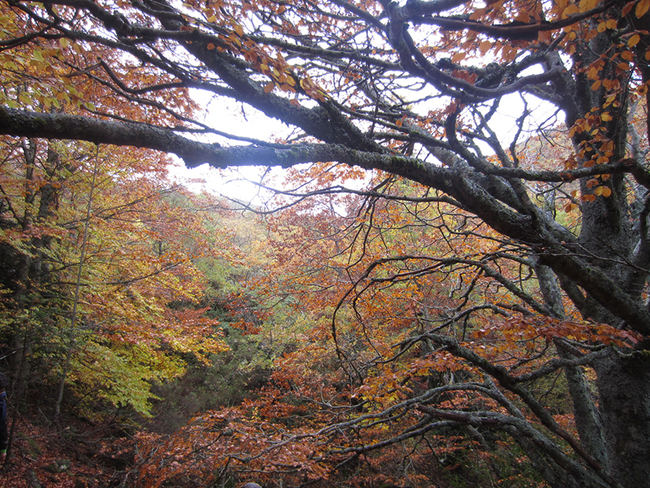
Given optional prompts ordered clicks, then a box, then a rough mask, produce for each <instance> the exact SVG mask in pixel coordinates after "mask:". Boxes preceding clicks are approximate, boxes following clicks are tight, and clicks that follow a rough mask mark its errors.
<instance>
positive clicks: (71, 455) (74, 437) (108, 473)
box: [0, 418, 133, 488]
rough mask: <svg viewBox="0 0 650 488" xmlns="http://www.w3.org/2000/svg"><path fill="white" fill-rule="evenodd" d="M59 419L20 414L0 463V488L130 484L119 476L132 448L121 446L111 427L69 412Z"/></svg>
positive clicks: (129, 461)
mask: <svg viewBox="0 0 650 488" xmlns="http://www.w3.org/2000/svg"><path fill="white" fill-rule="evenodd" d="M61 424H62V425H63V427H62V428H60V427H57V426H55V425H54V424H52V423H51V422H45V421H40V420H38V419H25V418H21V419H19V421H18V424H17V426H16V428H15V434H14V437H13V442H12V446H11V451H10V453H9V457H8V459H7V462H6V463H5V465H4V466H3V467H2V468H1V469H0V488H104V487H109V486H120V485H122V486H130V484H129V483H128V482H127V483H125V484H123V482H124V481H126V480H125V477H126V476H127V475H126V473H127V472H128V469H129V467H132V461H133V459H132V454H131V453H130V452H129V451H130V450H129V451H120V449H119V444H120V443H119V441H118V439H119V438H118V437H117V436H116V435H115V433H114V432H111V429H110V428H107V426H106V425H105V424H104V425H102V424H100V425H98V426H95V425H92V424H89V423H87V422H83V421H80V420H78V419H74V418H72V419H66V421H65V422H62V423H61ZM115 441H118V442H115Z"/></svg>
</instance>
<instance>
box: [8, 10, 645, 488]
mask: <svg viewBox="0 0 650 488" xmlns="http://www.w3.org/2000/svg"><path fill="white" fill-rule="evenodd" d="M1 5H2V10H1V11H0V23H1V24H2V26H3V27H2V39H1V40H0V46H2V52H1V53H0V70H1V72H2V77H3V88H2V91H1V92H0V133H2V134H4V135H5V136H6V138H5V143H6V144H9V143H10V141H12V140H13V139H11V137H23V138H44V139H50V140H74V141H86V142H92V143H95V144H98V145H102V146H101V147H102V148H103V147H104V146H103V145H105V144H110V145H116V146H135V147H138V148H146V149H153V150H157V151H163V152H166V153H170V154H174V155H176V156H178V157H180V158H181V159H182V160H183V161H184V162H185V164H186V166H187V167H194V166H197V165H200V164H203V163H207V164H210V165H212V166H214V167H218V168H221V167H227V166H237V165H247V164H257V165H269V166H280V167H284V168H289V167H294V166H295V168H294V169H293V170H291V171H293V172H292V173H291V177H292V181H293V182H294V183H295V185H296V186H295V189H294V190H288V191H287V190H285V191H284V194H285V195H284V196H285V197H286V198H288V200H287V201H288V202H289V203H295V202H296V201H298V202H302V201H303V200H304V198H306V197H310V196H311V197H315V198H322V197H323V196H328V195H332V194H344V195H347V198H344V199H342V200H341V203H338V204H337V205H338V210H337V209H333V210H332V209H331V211H332V212H333V214H328V213H327V210H326V207H327V204H323V207H322V209H323V210H322V211H319V210H318V209H319V208H321V207H312V208H309V207H307V208H301V207H297V210H296V212H297V213H296V214H295V215H296V216H300V215H301V214H300V212H303V213H302V215H303V216H305V215H312V216H314V215H318V216H319V217H320V219H315V220H314V222H319V223H318V224H316V223H314V225H315V228H311V229H304V228H301V226H297V227H292V232H293V236H294V237H295V236H301V235H302V236H304V237H305V240H304V241H301V242H307V240H306V239H307V238H308V237H309V238H313V239H314V242H316V243H317V244H313V245H314V246H317V245H322V246H325V243H326V242H327V241H326V239H327V236H332V235H336V233H340V234H341V235H345V236H347V237H346V238H345V239H341V240H337V241H336V242H334V243H330V245H329V246H325V249H324V250H322V253H329V254H328V256H329V257H336V256H338V257H339V258H340V259H341V262H339V263H334V264H332V265H331V266H330V269H328V272H331V271H332V269H335V271H336V273H337V274H334V275H333V274H329V275H324V276H323V278H322V280H318V279H316V278H314V280H313V282H310V281H309V280H307V279H306V278H305V277H306V276H308V275H307V274H306V272H305V273H303V274H299V276H300V277H302V278H303V281H302V282H300V281H293V282H292V284H291V286H294V287H296V290H294V291H295V293H296V295H300V294H304V295H305V296H307V295H309V293H308V292H307V291H309V288H310V287H313V286H315V285H316V284H319V283H320V284H321V285H323V287H324V288H323V290H322V294H323V296H328V297H329V298H330V299H331V301H330V302H329V303H330V306H329V308H328V309H326V310H327V312H328V313H329V315H330V316H331V317H333V319H332V322H331V324H330V326H329V331H330V333H331V335H332V336H333V338H334V341H335V351H336V353H335V354H334V355H333V356H332V357H330V358H329V360H330V361H334V362H338V364H340V365H341V368H342V370H341V371H344V372H345V374H346V375H347V376H346V378H347V379H345V380H344V379H343V378H338V380H337V381H343V382H346V381H347V382H348V383H349V384H350V385H352V387H354V388H357V387H363V388H362V389H361V390H358V391H357V393H358V394H360V395H361V394H362V393H363V392H364V391H365V392H366V393H365V394H367V395H368V396H369V397H373V398H374V403H371V404H370V405H367V406H365V407H363V406H362V407H361V408H362V410H363V409H364V408H365V409H366V410H363V411H362V414H361V415H359V416H357V417H356V418H354V419H343V418H340V417H337V416H333V415H329V414H327V415H326V414H325V413H323V415H322V416H320V417H318V418H316V419H314V422H313V426H314V427H316V426H318V428H319V429H320V430H319V432H320V433H321V434H324V435H330V434H331V435H334V433H338V432H340V431H342V430H346V429H351V430H352V431H357V430H363V428H365V427H368V428H372V427H374V426H375V425H381V424H390V423H391V422H395V421H396V420H399V419H401V418H402V416H403V415H407V414H406V413H404V412H408V415H409V416H410V417H409V418H410V420H409V421H405V422H404V424H403V425H402V426H401V428H400V426H399V425H398V426H396V427H395V426H394V425H393V424H391V425H393V427H392V428H391V429H388V431H387V432H386V433H385V436H384V437H383V438H381V437H380V436H381V433H375V434H373V436H375V437H373V438H372V440H371V441H370V440H368V443H366V444H364V443H363V439H361V443H360V444H359V443H356V442H355V441H354V440H352V439H348V440H347V441H345V442H344V441H342V440H341V439H338V440H337V441H336V442H337V443H339V444H338V450H337V452H336V455H338V456H345V455H349V456H350V457H355V456H357V457H358V456H359V455H361V454H364V453H366V452H370V451H374V450H376V449H379V448H382V447H385V446H390V445H393V444H396V443H399V442H404V441H406V440H407V439H415V438H419V437H421V436H423V435H424V434H426V433H428V432H430V431H436V430H440V429H442V430H444V429H446V428H448V427H450V426H460V425H463V426H469V427H471V428H473V429H479V430H482V429H496V430H498V431H500V432H503V433H505V434H506V435H508V436H509V437H510V438H511V439H513V440H514V441H515V442H516V443H517V444H518V445H519V447H520V448H521V450H522V451H523V452H525V453H526V454H527V456H528V457H529V459H530V462H531V463H532V465H533V466H534V468H535V469H536V470H538V472H539V473H541V476H542V477H543V478H544V479H545V480H546V482H547V483H548V484H549V485H550V486H557V487H560V486H562V487H624V488H631V487H636V486H643V485H644V484H646V483H647V479H648V478H649V477H650V465H649V464H648V463H647V459H648V458H649V457H650V362H649V360H648V354H647V351H646V347H647V339H648V336H649V335H650V311H649V308H648V300H647V279H648V270H649V265H650V253H649V252H648V245H649V244H648V237H649V236H648V221H647V218H648V214H649V213H650V199H649V195H648V188H650V173H648V169H647V164H648V161H647V159H648V116H647V115H648V114H647V110H648V96H649V95H648V88H649V82H650V64H649V61H650V36H649V35H648V31H647V26H648V24H649V22H648V21H649V20H650V14H649V13H648V11H649V8H650V2H649V1H648V0H632V1H630V2H619V1H597V0H581V1H580V2H568V1H564V0H557V1H552V2H537V1H527V0H496V1H489V2H483V1H478V0H476V1H474V0H436V1H423V0H413V1H410V0H409V1H406V2H389V1H363V0H358V1H357V0H351V1H343V0H330V1H327V2H311V1H308V0H304V1H303V0H291V1H273V0H256V1H237V2H235V1H216V0H214V1H212V0H208V1H207V2H203V1H202V2H195V1H193V0H186V1H185V2H183V3H180V2H171V1H165V0H141V1H140V0H138V1H113V0H106V1H97V2H96V1H91V0H62V1H53V2H50V1H47V2H29V1H18V0H13V1H9V2H2V4H1ZM198 92H200V93H201V96H203V97H205V96H207V95H210V96H214V97H215V99H216V100H217V101H220V100H226V99H228V100H232V101H234V102H236V103H239V104H241V111H242V112H243V116H242V119H241V121H240V122H238V123H237V126H236V127H233V123H232V119H230V118H222V114H221V113H220V110H223V108H222V106H219V105H217V104H213V106H212V108H211V110H210V112H209V113H208V114H207V116H206V117H205V118H201V117H199V108H198V107H196V104H195V102H194V101H193V98H192V93H198ZM252 109H255V110H257V111H259V112H261V113H263V114H264V115H265V116H267V117H269V118H271V119H277V121H278V123H280V122H281V123H283V124H286V126H288V127H289V128H290V130H291V134H290V135H289V136H288V137H286V138H285V140H282V141H278V140H258V139H256V138H255V128H254V126H247V122H246V113H247V111H250V110H252ZM24 152H26V153H28V152H29V147H28V146H25V149H24ZM302 163H311V166H309V167H307V166H301V164H302ZM360 169H361V170H367V172H365V173H360V172H359V170H360ZM116 177H117V176H116ZM346 178H347V179H350V178H357V179H361V180H362V181H363V182H364V183H366V185H365V186H364V188H363V189H362V190H359V189H358V188H359V185H356V186H355V187H354V188H345V187H342V186H341V184H340V181H343V180H345V179H346ZM315 201H319V200H315ZM343 208H345V217H346V218H350V219H353V220H354V221H353V222H351V221H350V220H346V219H345V218H343V219H342V220H338V219H337V218H336V215H335V214H336V213H337V212H339V213H340V212H343V210H342V209H343ZM319 212H320V213H319ZM407 227H408V228H409V229H410V232H409V233H408V235H407V236H406V237H405V235H404V233H401V232H400V229H401V230H403V229H405V228H407ZM310 236H311V237H310ZM346 239H347V240H346ZM337 246H338V247H337ZM317 255H320V256H322V255H324V254H320V253H316V254H315V256H317ZM300 256H301V255H300V254H298V253H296V252H293V253H292V254H291V255H289V256H286V259H285V261H282V262H280V263H279V264H278V265H279V266H280V265H285V264H286V263H287V262H289V261H290V260H291V259H300ZM341 256H344V257H341ZM299 264H300V266H303V267H308V268H309V270H310V273H311V276H314V277H315V276H318V273H320V272H321V271H322V272H323V273H324V272H325V271H324V270H325V268H323V269H322V270H321V268H318V266H316V265H317V264H319V262H318V261H316V260H314V259H313V258H312V259H311V260H307V261H303V262H301V263H299ZM296 266H297V265H296ZM292 269H298V268H296V267H294V268H292ZM314 273H316V274H314ZM330 280H331V281H330ZM434 282H435V283H437V285H436V286H438V288H436V289H435V291H432V290H433V283H434ZM337 283H339V284H338V285H337ZM340 283H345V286H343V289H341V285H340ZM270 286H271V284H268V286H267V290H268V289H271V288H269V287H270ZM440 286H442V287H446V289H448V290H449V293H448V296H447V298H445V296H444V293H441V289H440ZM301 287H305V288H301ZM305 290H307V291H305ZM312 291H313V290H312ZM416 296H417V299H413V297H416ZM368 297H371V298H372V300H370V299H369V298H368ZM371 305H372V306H371ZM373 307H374V308H373ZM314 308H315V307H314ZM398 310H399V313H398ZM343 316H346V320H345V321H342V320H341V321H340V322H338V319H340V318H341V317H343ZM389 317H390V320H389V319H388V318H389ZM348 319H349V320H348ZM353 320H357V323H358V326H357V327H361V330H362V332H359V329H357V332H354V331H353V330H346V327H351V326H350V325H349V323H350V321H353ZM382 321H385V322H386V324H385V325H386V328H384V329H382V328H380V327H379V324H380V323H381V322H382ZM343 322H345V324H347V325H344V324H343ZM339 324H340V327H339ZM373 324H374V325H373ZM463 327H465V328H469V330H470V331H471V335H467V334H466V333H465V332H462V333H460V332H459V331H460V330H463V331H464V330H465V329H464V328H463ZM320 333H321V334H322V333H323V331H322V330H321V332H320ZM504 337H506V338H507V339H508V341H509V342H507V344H508V347H505V348H501V349H499V348H497V347H493V348H491V349H490V347H488V348H487V349H486V342H480V341H479V339H481V338H482V339H484V340H485V339H486V338H487V344H490V341H493V342H494V343H495V344H496V343H497V342H498V341H499V340H502V339H503V338H504ZM373 339H376V340H377V341H378V342H382V343H383V344H374V343H373ZM380 339H381V340H380ZM364 341H365V342H366V344H370V346H371V347H364V348H362V347H361V346H360V345H359V344H360V342H364ZM526 344H530V347H528V349H527V346H526ZM515 347H521V348H522V349H521V350H518V349H517V350H515V349H514V348H515ZM508 348H510V349H508ZM303 354H304V352H303ZM440 354H443V355H444V357H445V358H446V362H445V365H446V366H445V367H446V368H447V369H450V368H451V370H453V369H454V368H457V369H458V370H459V371H460V370H463V374H458V375H456V377H455V379H454V380H453V381H451V380H450V381H449V384H448V385H443V384H440V383H439V382H438V383H436V382H433V381H429V382H421V383H422V384H419V386H418V387H417V388H416V387H411V388H410V390H408V391H407V390H404V391H402V392H401V393H400V394H399V395H396V396H391V395H392V392H393V390H398V389H399V387H403V386H404V385H405V384H406V383H407V382H408V381H409V379H410V380H413V378H415V377H424V376H426V374H433V373H432V372H433V371H436V370H437V369H436V368H438V364H439V363H438V360H437V359H436V358H439V356H440ZM417 355H419V356H420V357H419V359H418V358H417V357H416V356H417ZM407 359H408V361H406V360H407ZM416 359H418V361H419V363H417V364H419V368H420V369H415V367H416V366H415V365H416V362H414V361H415V360H416ZM287 361H288V362H291V359H287ZM401 361H406V362H404V363H402V362H401ZM301 364H302V363H301ZM400 364H408V367H406V366H404V368H405V369H404V370H403V371H401V372H400V366H399V365H400ZM461 364H462V366H461ZM453 365H456V366H453ZM289 366H290V367H293V368H301V367H305V368H306V367H307V366H305V365H303V366H296V365H295V364H292V365H289ZM289 366H288V367H289ZM585 367H588V368H589V369H585ZM314 368H315V370H318V368H317V367H316V366H314ZM560 369H563V370H564V372H565V377H566V384H567V386H566V389H567V391H568V395H569V396H570V399H571V402H572V406H571V418H572V419H573V422H575V428H573V427H570V426H569V425H565V424H563V423H562V422H561V421H559V420H558V418H556V416H555V415H554V411H553V408H552V406H549V405H548V404H545V403H544V402H543V401H542V400H540V398H539V395H538V394H537V393H535V391H534V390H535V385H537V386H539V384H538V383H536V381H537V380H539V379H540V378H543V377H546V376H548V375H553V374H554V373H555V372H557V371H558V370H560ZM406 370H408V372H409V373H408V374H407V373H405V371H406ZM417 371H419V373H417V374H416V372H417ZM427 371H429V373H426V374H425V372H427ZM371 372H372V373H371ZM592 372H593V378H591V377H590V375H592ZM390 374H392V375H393V376H392V378H393V379H392V383H391V381H389V380H388V379H389V378H390V377H391V376H390ZM373 377H374V378H380V379H378V380H376V381H374V383H373V381H369V378H373ZM278 381H279V382H280V380H278ZM591 382H593V384H595V388H591ZM391 385H392V386H393V387H394V388H390V387H389V386H391ZM305 388H306V386H305ZM364 388H365V389H364ZM382 388H385V390H382ZM306 389H307V390H308V388H306ZM452 390H453V391H454V392H463V394H465V395H469V396H471V398H472V400H471V401H466V402H464V403H461V402H454V401H453V399H451V397H450V395H451V396H453V395H452V394H451V393H450V391H452ZM454 394H455V393H454ZM373 395H374V396H373ZM380 397H381V398H383V400H382V401H380ZM242 422H243V421H242ZM398 424H399V422H398ZM192 428H193V427H192V426H190V427H188V429H189V431H190V433H189V434H188V435H190V436H191V430H192ZM239 428H240V429H243V430H246V429H248V427H247V426H241V425H240V426H239ZM269 428H271V427H269ZM272 428H273V429H276V430H277V431H278V432H280V430H281V429H280V427H278V426H276V425H274V426H273V427H272ZM301 435H303V434H301ZM304 435H305V436H307V435H308V434H304ZM293 439H294V440H300V439H302V437H301V436H300V435H298V436H297V437H294V438H293ZM233 442H234V441H233ZM268 442H269V443H270V444H269V446H266V447H263V448H262V450H263V451H264V449H267V451H265V452H271V451H273V449H276V448H280V447H281V446H282V445H284V444H287V443H288V442H289V441H288V440H286V439H284V440H283V439H281V438H274V439H270V440H269V441H268ZM346 444H347V445H346ZM274 446H275V447H274ZM326 450H327V449H325V448H322V450H321V451H318V450H316V451H315V453H313V452H312V453H309V452H306V451H305V452H302V453H301V454H300V455H298V454H296V456H298V457H300V456H302V458H304V462H305V463H307V464H309V463H311V461H313V460H314V459H319V458H320V456H325V451H326ZM222 454H223V453H222ZM254 459H261V458H260V457H258V458H254ZM278 459H284V458H278ZM283 462H284V461H282V462H281V463H280V464H283ZM310 466H311V468H310V469H311V472H310V473H311V474H310V476H323V471H321V469H322V466H318V467H316V466H315V465H313V464H311V465H310ZM260 469H261V468H260Z"/></svg>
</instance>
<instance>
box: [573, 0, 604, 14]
mask: <svg viewBox="0 0 650 488" xmlns="http://www.w3.org/2000/svg"><path fill="white" fill-rule="evenodd" d="M599 3H600V0H580V4H579V6H578V7H579V9H580V12H587V11H589V10H592V9H594V8H596V6H597V5H598V4H599Z"/></svg>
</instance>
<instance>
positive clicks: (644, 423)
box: [596, 350, 650, 488]
mask: <svg viewBox="0 0 650 488" xmlns="http://www.w3.org/2000/svg"><path fill="white" fill-rule="evenodd" d="M596 371H597V373H598V380H597V386H598V390H599V393H600V412H601V416H602V420H603V428H604V434H605V439H606V442H607V447H608V451H609V461H610V466H611V468H610V469H611V474H612V476H613V477H614V479H616V480H617V481H618V482H619V483H620V484H621V485H622V486H623V487H624V488H640V487H643V486H650V353H649V352H648V351H645V350H644V351H637V352H635V353H634V354H632V355H627V356H622V355H620V354H618V353H617V352H616V351H614V350H612V352H611V354H610V355H609V356H608V357H606V358H605V359H603V360H601V361H599V362H598V364H597V365H596Z"/></svg>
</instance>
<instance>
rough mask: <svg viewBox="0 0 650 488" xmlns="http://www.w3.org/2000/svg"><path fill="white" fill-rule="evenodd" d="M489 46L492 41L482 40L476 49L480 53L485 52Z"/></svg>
mask: <svg viewBox="0 0 650 488" xmlns="http://www.w3.org/2000/svg"><path fill="white" fill-rule="evenodd" d="M491 47H492V42H490V41H483V42H481V43H480V44H479V45H478V50H479V51H480V52H481V54H485V53H486V52H488V51H489V50H490V48H491Z"/></svg>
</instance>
